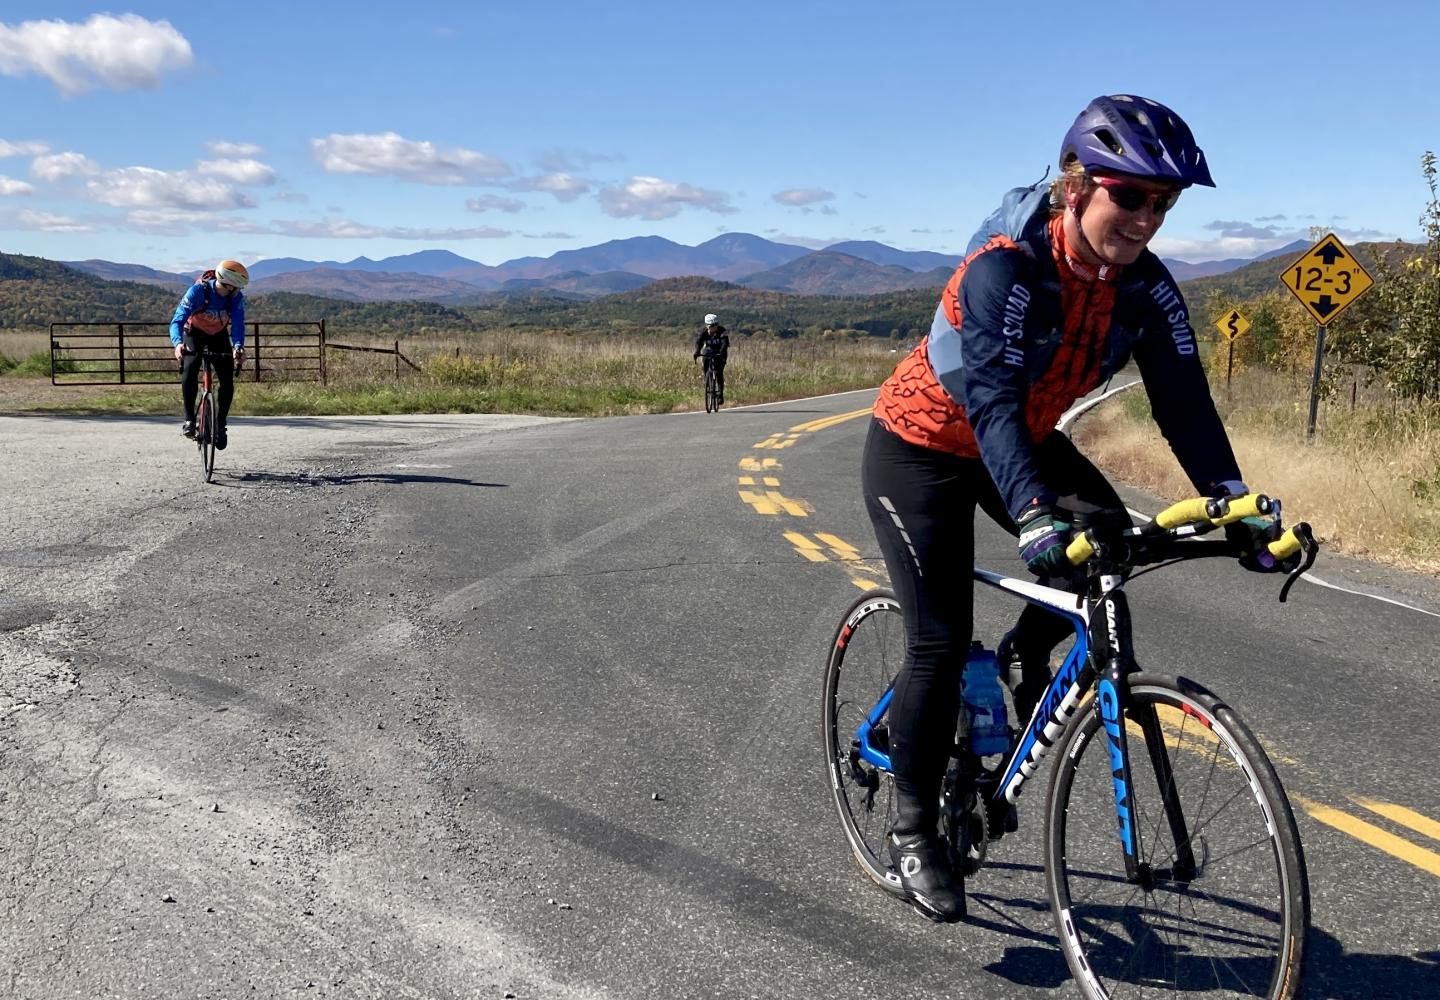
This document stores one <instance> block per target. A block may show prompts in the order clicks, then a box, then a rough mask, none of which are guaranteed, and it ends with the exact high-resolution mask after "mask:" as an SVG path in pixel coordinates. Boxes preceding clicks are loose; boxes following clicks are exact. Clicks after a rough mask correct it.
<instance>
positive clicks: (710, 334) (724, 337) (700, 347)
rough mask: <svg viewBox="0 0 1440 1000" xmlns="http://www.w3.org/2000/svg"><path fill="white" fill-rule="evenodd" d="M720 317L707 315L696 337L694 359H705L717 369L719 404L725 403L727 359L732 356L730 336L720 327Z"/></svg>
mask: <svg viewBox="0 0 1440 1000" xmlns="http://www.w3.org/2000/svg"><path fill="white" fill-rule="evenodd" d="M719 319H720V317H718V316H716V315H715V314H714V313H706V314H705V325H704V326H702V327H701V328H700V332H699V333H698V334H696V335H695V354H694V357H697V358H702V359H704V361H703V363H705V364H710V365H713V366H714V367H715V387H716V389H717V390H719V399H718V400H717V402H719V403H724V402H725V359H726V358H727V357H729V355H730V335H729V334H728V333H726V332H725V328H724V327H723V326H721V325H720V322H719Z"/></svg>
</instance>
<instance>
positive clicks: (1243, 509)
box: [1215, 493, 1275, 524]
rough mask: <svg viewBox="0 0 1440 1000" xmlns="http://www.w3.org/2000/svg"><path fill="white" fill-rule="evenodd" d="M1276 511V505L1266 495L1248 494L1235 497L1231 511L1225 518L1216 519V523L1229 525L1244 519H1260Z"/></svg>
mask: <svg viewBox="0 0 1440 1000" xmlns="http://www.w3.org/2000/svg"><path fill="white" fill-rule="evenodd" d="M1274 509H1275V505H1274V504H1273V503H1272V502H1271V501H1270V498H1269V497H1267V496H1266V495H1265V494H1264V493H1246V494H1245V495H1244V496H1243V497H1234V498H1233V499H1232V500H1231V501H1230V509H1229V510H1227V511H1226V512H1225V516H1224V517H1218V518H1216V519H1215V523H1216V524H1229V523H1230V522H1231V521H1238V520H1240V519H1241V518H1242V517H1258V516H1259V515H1261V514H1268V513H1270V512H1271V511H1272V510H1274Z"/></svg>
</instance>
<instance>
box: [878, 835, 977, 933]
mask: <svg viewBox="0 0 1440 1000" xmlns="http://www.w3.org/2000/svg"><path fill="white" fill-rule="evenodd" d="M886 842H887V843H888V844H889V846H890V861H891V863H892V864H893V865H894V866H895V871H896V872H897V873H898V874H899V876H900V885H901V886H902V887H903V888H904V889H905V895H906V896H907V897H908V898H909V900H910V902H911V903H912V904H913V905H914V907H915V909H917V910H919V911H920V915H921V916H923V917H925V918H926V919H928V920H933V921H935V922H936V923H939V924H953V923H954V922H955V921H957V920H961V919H963V918H964V916H965V893H964V890H963V889H961V888H960V887H959V886H957V885H956V884H955V875H954V873H953V872H951V871H950V865H949V864H948V863H947V862H946V860H945V848H944V847H943V846H942V845H941V844H940V843H939V841H938V840H937V839H936V838H935V837H933V836H931V837H927V836H925V834H923V833H912V834H903V835H897V834H893V833H892V834H891V835H890V836H889V837H888V838H886Z"/></svg>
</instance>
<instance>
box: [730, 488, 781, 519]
mask: <svg viewBox="0 0 1440 1000" xmlns="http://www.w3.org/2000/svg"><path fill="white" fill-rule="evenodd" d="M740 502H741V503H748V504H749V505H750V506H751V507H754V508H755V513H757V514H779V513H780V508H779V507H777V506H776V505H775V503H774V501H772V500H771V499H770V498H769V497H766V496H762V495H761V494H759V493H753V492H751V491H750V490H741V491H740Z"/></svg>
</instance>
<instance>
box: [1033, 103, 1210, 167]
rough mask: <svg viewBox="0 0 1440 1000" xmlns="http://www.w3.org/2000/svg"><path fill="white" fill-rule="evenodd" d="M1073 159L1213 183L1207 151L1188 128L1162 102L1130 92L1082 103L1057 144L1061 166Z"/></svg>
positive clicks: (1098, 165)
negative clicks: (1197, 143)
mask: <svg viewBox="0 0 1440 1000" xmlns="http://www.w3.org/2000/svg"><path fill="white" fill-rule="evenodd" d="M1071 157H1074V158H1076V159H1078V160H1079V161H1080V163H1081V165H1082V166H1084V167H1085V169H1086V170H1113V171H1115V172H1117V173H1122V174H1132V175H1135V176H1137V177H1153V178H1154V179H1155V180H1161V181H1174V182H1175V183H1177V184H1179V185H1180V186H1181V187H1189V186H1190V185H1192V184H1203V185H1204V186H1205V187H1214V186H1215V182H1214V181H1212V180H1211V179H1210V168H1209V167H1208V166H1206V165H1205V154H1204V153H1202V152H1201V151H1200V147H1199V146H1197V145H1195V137H1194V136H1193V135H1192V134H1191V133H1190V126H1188V125H1186V124H1185V122H1184V120H1183V119H1182V118H1181V117H1180V116H1179V115H1177V114H1176V113H1175V112H1173V111H1171V110H1170V109H1169V108H1167V107H1166V106H1165V105H1163V104H1160V103H1157V102H1155V101H1152V100H1149V99H1148V98H1144V97H1136V96H1135V95H1134V94H1115V95H1113V96H1111V97H1097V98H1095V100H1093V101H1091V102H1090V103H1089V104H1087V105H1086V106H1085V110H1084V111H1082V112H1080V115H1079V117H1077V118H1076V119H1075V124H1073V125H1071V126H1070V131H1068V132H1066V133H1065V141H1064V142H1062V143H1061V144H1060V166H1061V167H1062V168H1063V167H1064V166H1065V164H1066V163H1068V162H1069V161H1070V159H1071Z"/></svg>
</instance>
